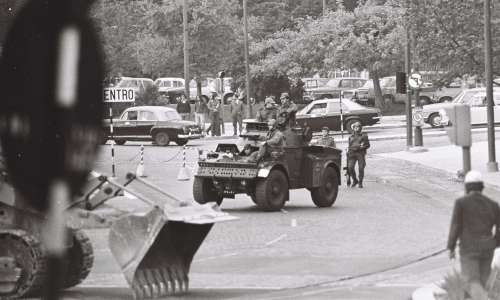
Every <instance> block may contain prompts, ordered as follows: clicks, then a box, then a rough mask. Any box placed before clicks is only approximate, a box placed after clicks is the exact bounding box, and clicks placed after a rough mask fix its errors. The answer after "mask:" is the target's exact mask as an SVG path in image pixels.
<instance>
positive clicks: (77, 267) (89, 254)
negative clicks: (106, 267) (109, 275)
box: [63, 230, 94, 288]
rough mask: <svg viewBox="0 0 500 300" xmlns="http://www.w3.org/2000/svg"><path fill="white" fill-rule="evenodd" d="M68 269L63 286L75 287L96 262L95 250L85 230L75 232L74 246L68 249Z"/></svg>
mask: <svg viewBox="0 0 500 300" xmlns="http://www.w3.org/2000/svg"><path fill="white" fill-rule="evenodd" d="M67 260H68V267H67V268H68V269H67V272H66V277H65V281H64V286H63V288H70V287H73V286H75V285H77V284H79V283H81V282H82V281H84V280H85V279H86V278H87V276H88V275H89V273H90V270H91V269H92V265H93V264H94V250H93V249H92V244H91V243H90V239H89V237H88V236H87V235H86V234H85V232H83V231H81V230H76V231H75V232H74V233H73V246H72V247H71V248H70V249H69V250H68V258H67Z"/></svg>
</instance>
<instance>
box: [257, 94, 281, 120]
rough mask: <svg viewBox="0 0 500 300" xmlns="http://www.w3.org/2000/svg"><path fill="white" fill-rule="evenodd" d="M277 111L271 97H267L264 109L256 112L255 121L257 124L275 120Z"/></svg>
mask: <svg viewBox="0 0 500 300" xmlns="http://www.w3.org/2000/svg"><path fill="white" fill-rule="evenodd" d="M276 117H277V110H276V103H275V102H274V100H273V99H272V98H271V97H267V98H266V100H265V101H264V107H262V108H261V109H259V111H258V112H257V121H258V122H267V121H269V120H270V119H276Z"/></svg>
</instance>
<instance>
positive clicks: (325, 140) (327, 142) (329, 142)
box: [315, 126, 336, 148]
mask: <svg viewBox="0 0 500 300" xmlns="http://www.w3.org/2000/svg"><path fill="white" fill-rule="evenodd" d="M315 145H318V146H325V147H333V148H335V147H336V145H335V139H334V138H333V136H330V129H329V128H328V127H326V126H325V127H323V128H322V129H321V138H319V139H318V140H317V141H316V143H315Z"/></svg>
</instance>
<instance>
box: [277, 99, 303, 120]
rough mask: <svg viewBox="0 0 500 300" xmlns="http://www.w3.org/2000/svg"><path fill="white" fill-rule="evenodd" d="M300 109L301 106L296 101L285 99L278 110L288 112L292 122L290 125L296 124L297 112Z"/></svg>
mask: <svg viewBox="0 0 500 300" xmlns="http://www.w3.org/2000/svg"><path fill="white" fill-rule="evenodd" d="M298 109H299V108H298V106H297V105H296V104H295V103H293V102H292V101H290V100H288V101H284V102H282V103H281V107H280V109H279V111H278V114H280V113H282V112H286V113H287V114H288V116H289V117H288V118H289V124H290V126H293V125H295V114H296V113H297V111H298Z"/></svg>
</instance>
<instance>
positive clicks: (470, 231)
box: [448, 171, 500, 299]
mask: <svg viewBox="0 0 500 300" xmlns="http://www.w3.org/2000/svg"><path fill="white" fill-rule="evenodd" d="M483 188H484V184H483V180H482V178H481V173H479V172H478V171H469V172H468V173H467V174H466V176H465V196H463V197H461V198H458V199H457V200H456V201H455V206H454V208H453V216H452V218H451V225H450V233H449V236H448V250H449V254H450V259H454V258H455V247H456V245H457V241H460V243H459V249H460V266H461V272H462V275H463V277H464V279H465V281H466V283H467V287H466V289H467V290H468V291H469V294H470V296H471V297H472V299H487V293H486V291H485V289H484V288H485V286H486V282H487V280H488V278H489V276H490V273H491V262H492V260H493V254H494V252H495V248H496V247H498V246H499V245H500V234H499V231H500V208H499V206H498V203H496V202H495V201H493V200H491V199H489V198H488V197H486V196H485V195H483V194H482V191H483Z"/></svg>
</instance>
